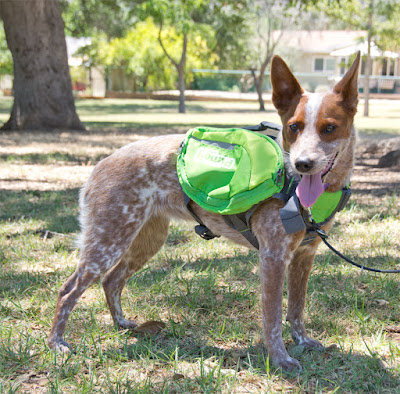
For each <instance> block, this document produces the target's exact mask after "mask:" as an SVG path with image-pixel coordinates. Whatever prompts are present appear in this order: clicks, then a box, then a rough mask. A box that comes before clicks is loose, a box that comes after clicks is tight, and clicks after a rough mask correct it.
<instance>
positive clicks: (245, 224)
mask: <svg viewBox="0 0 400 394" xmlns="http://www.w3.org/2000/svg"><path fill="white" fill-rule="evenodd" d="M262 203H263V201H261V202H259V203H258V204H256V205H253V206H252V207H251V208H250V209H249V210H248V211H246V212H243V213H238V214H236V215H223V216H222V217H223V219H224V220H225V223H226V224H227V225H228V226H229V227H232V228H233V229H234V230H236V231H239V232H240V233H241V234H242V235H243V237H245V238H246V239H247V241H249V242H250V243H251V244H252V245H253V246H254V247H255V248H256V249H259V248H260V244H259V243H258V240H257V238H256V237H255V235H254V234H253V232H252V231H251V227H250V218H251V216H252V215H253V213H254V211H255V210H256V209H257V208H258V207H259V205H260V204H262Z"/></svg>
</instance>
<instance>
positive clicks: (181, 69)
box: [158, 23, 188, 114]
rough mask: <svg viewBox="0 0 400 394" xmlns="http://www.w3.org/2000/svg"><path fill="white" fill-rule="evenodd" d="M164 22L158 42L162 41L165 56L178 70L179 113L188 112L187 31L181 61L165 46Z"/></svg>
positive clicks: (159, 32) (184, 36)
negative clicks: (186, 99) (186, 82)
mask: <svg viewBox="0 0 400 394" xmlns="http://www.w3.org/2000/svg"><path fill="white" fill-rule="evenodd" d="M162 27H163V25H162V23H161V24H160V29H159V31H158V42H159V43H160V46H161V49H162V50H163V52H164V54H165V56H167V58H168V59H169V60H170V62H171V63H172V64H173V65H174V66H175V68H176V71H177V72H178V90H179V113H181V114H184V113H185V112H186V105H185V90H186V84H185V70H186V52H187V45H188V36H187V34H186V33H185V34H184V35H183V41H182V54H181V58H180V60H179V63H178V62H177V61H176V60H174V59H173V58H172V56H171V55H170V54H169V53H168V51H167V49H166V48H165V46H164V44H163V41H162V38H161V32H162Z"/></svg>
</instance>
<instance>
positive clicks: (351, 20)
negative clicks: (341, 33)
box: [299, 0, 400, 51]
mask: <svg viewBox="0 0 400 394" xmlns="http://www.w3.org/2000/svg"><path fill="white" fill-rule="evenodd" d="M299 3H303V4H304V3H309V5H310V3H313V2H311V1H308V2H299ZM312 7H315V8H316V9H318V10H320V11H323V12H324V13H325V14H326V15H328V16H329V17H330V18H331V19H332V20H335V21H336V23H338V24H339V25H340V27H341V28H343V29H345V28H349V27H352V28H353V29H357V30H368V29H369V25H368V16H369V13H370V12H372V19H373V21H372V31H371V33H372V38H373V41H374V42H375V44H377V45H378V46H380V47H381V48H382V49H384V50H392V51H393V50H396V48H399V46H400V26H399V24H398V20H399V17H400V3H399V2H398V0H374V1H371V0H346V1H345V0H334V1H332V0H322V1H318V2H315V4H314V5H312Z"/></svg>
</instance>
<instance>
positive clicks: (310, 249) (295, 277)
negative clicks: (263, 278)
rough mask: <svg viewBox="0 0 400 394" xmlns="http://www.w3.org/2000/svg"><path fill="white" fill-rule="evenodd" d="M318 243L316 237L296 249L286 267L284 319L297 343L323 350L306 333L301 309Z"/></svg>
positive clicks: (303, 304)
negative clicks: (286, 304) (286, 301)
mask: <svg viewBox="0 0 400 394" xmlns="http://www.w3.org/2000/svg"><path fill="white" fill-rule="evenodd" d="M319 243H320V240H319V239H316V240H315V241H314V242H313V243H312V244H310V245H307V246H302V247H300V248H299V249H298V250H296V252H295V254H294V256H293V259H292V262H291V264H290V265H289V268H288V292H289V294H288V312H287V317H286V319H287V320H288V321H289V322H290V324H291V332H292V337H293V339H294V341H295V342H296V343H297V344H298V345H302V346H305V347H310V348H315V349H317V350H323V349H324V347H323V345H322V344H321V343H320V342H318V341H316V340H315V339H312V338H310V337H309V336H308V335H307V334H306V330H305V326H304V317H303V311H304V306H305V302H306V295H307V282H308V277H309V275H310V272H311V268H312V265H313V262H314V257H315V252H316V251H317V247H318V245H319Z"/></svg>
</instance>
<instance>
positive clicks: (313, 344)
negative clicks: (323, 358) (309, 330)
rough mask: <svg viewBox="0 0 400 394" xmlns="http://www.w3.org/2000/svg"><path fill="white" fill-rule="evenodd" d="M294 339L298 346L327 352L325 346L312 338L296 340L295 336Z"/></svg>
mask: <svg viewBox="0 0 400 394" xmlns="http://www.w3.org/2000/svg"><path fill="white" fill-rule="evenodd" d="M293 339H294V341H295V343H296V345H300V346H304V347H305V348H308V349H312V350H318V351H320V352H323V351H324V350H325V347H324V345H323V344H322V343H321V342H319V341H317V340H316V339H312V338H310V337H302V338H296V337H295V336H293Z"/></svg>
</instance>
